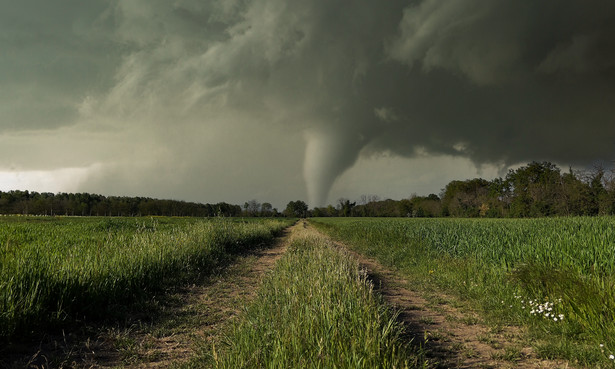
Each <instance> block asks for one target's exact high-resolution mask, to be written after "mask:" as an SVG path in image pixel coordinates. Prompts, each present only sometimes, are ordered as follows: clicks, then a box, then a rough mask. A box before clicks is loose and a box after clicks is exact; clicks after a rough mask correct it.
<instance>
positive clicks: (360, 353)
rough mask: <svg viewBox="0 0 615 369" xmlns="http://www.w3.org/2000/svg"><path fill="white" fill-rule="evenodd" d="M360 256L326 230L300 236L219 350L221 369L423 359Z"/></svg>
mask: <svg viewBox="0 0 615 369" xmlns="http://www.w3.org/2000/svg"><path fill="white" fill-rule="evenodd" d="M400 334H401V328H400V326H399V325H398V323H396V322H395V320H394V316H393V315H392V314H391V312H390V311H389V310H388V308H387V307H385V305H384V304H383V302H382V301H381V299H380V298H379V297H378V296H377V295H375V294H374V292H373V290H372V285H371V283H370V282H369V281H368V280H367V279H366V275H365V273H362V272H361V271H360V270H359V267H358V264H357V261H356V260H354V259H352V258H351V257H350V256H349V255H347V254H345V253H343V252H341V251H339V250H336V249H334V248H333V247H332V245H331V244H330V242H329V241H327V240H326V239H323V238H321V237H313V236H311V237H310V236H303V237H300V238H297V239H295V240H294V242H293V243H292V245H291V246H290V249H289V251H288V252H287V253H286V255H285V256H284V257H283V258H282V259H281V260H280V261H278V263H277V264H276V267H275V269H274V270H273V272H272V273H270V274H269V275H268V276H267V277H266V279H265V281H264V283H263V285H262V287H261V288H260V290H259V293H258V296H257V297H256V299H255V300H254V301H253V302H252V303H251V304H250V306H249V307H247V308H246V310H245V312H244V314H243V316H242V317H241V318H240V319H239V321H238V322H237V323H236V324H235V325H234V326H233V328H232V331H231V333H230V334H229V336H228V338H227V340H226V346H224V347H222V348H220V347H218V349H217V350H216V349H214V351H213V353H212V357H213V359H214V364H215V367H217V368H405V367H409V366H412V367H415V366H417V365H422V363H421V362H420V359H419V357H417V356H414V357H413V356H409V351H407V350H408V348H407V347H405V346H403V345H401V344H400V342H399V336H400Z"/></svg>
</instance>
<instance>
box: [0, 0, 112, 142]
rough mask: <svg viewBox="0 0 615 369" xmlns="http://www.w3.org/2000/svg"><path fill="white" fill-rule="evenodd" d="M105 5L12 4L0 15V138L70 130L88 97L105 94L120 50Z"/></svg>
mask: <svg viewBox="0 0 615 369" xmlns="http://www.w3.org/2000/svg"><path fill="white" fill-rule="evenodd" d="M107 6H108V3H107V2H105V1H88V2H83V1H75V0H72V1H71V0H61V1H53V2H50V1H31V0H26V1H14V2H8V3H6V4H4V5H3V6H2V11H1V12H0V86H1V87H0V88H1V89H0V117H1V118H0V133H2V132H3V131H7V130H10V131H20V130H31V129H41V128H42V129H52V128H57V127H60V126H64V125H69V124H73V123H74V121H75V119H77V117H78V104H79V103H80V100H81V99H83V98H84V97H85V95H86V94H87V93H91V92H94V91H101V90H103V89H105V88H109V87H110V85H109V81H108V77H109V75H111V74H112V73H113V70H114V68H116V67H117V63H118V62H119V51H120V49H121V48H120V47H118V46H119V45H117V44H114V43H112V42H110V40H109V39H108V37H107V34H108V32H109V30H110V29H111V26H112V25H110V24H106V19H107V18H108V17H107V16H106V13H105V12H106V8H107Z"/></svg>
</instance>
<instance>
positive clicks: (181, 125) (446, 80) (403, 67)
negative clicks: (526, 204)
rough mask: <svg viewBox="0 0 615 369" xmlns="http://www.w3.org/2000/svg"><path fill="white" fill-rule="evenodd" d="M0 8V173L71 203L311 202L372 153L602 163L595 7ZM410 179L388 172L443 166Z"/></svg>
mask: <svg viewBox="0 0 615 369" xmlns="http://www.w3.org/2000/svg"><path fill="white" fill-rule="evenodd" d="M7 8H8V9H7V11H6V12H3V13H2V14H1V15H0V31H1V32H0V34H1V35H2V36H0V49H2V50H3V52H2V54H1V55H0V83H1V84H2V89H1V90H0V112H1V115H0V134H1V135H2V136H0V141H1V142H0V144H1V146H0V151H1V152H0V169H4V170H5V171H13V172H15V171H17V172H19V171H40V170H50V171H53V170H56V171H57V170H64V169H66V168H75V170H78V171H79V173H80V175H79V177H80V178H82V179H81V180H80V182H79V184H78V185H77V186H76V187H77V188H78V189H81V190H84V191H98V192H102V193H114V194H127V195H132V194H135V195H150V196H159V197H171V198H180V199H187V200H196V201H212V202H214V201H231V202H232V201H235V202H239V201H242V200H248V199H251V198H259V199H261V200H262V201H272V202H274V203H277V204H282V203H283V202H285V201H289V200H293V199H295V198H302V197H305V196H308V198H309V203H310V205H312V206H316V205H323V204H325V203H326V202H327V201H330V199H329V198H330V191H331V188H332V186H334V185H335V183H336V181H339V180H340V179H341V178H342V177H343V175H344V173H350V172H353V171H354V172H353V173H356V172H357V171H360V170H361V166H362V165H364V168H365V169H366V170H367V168H368V166H367V165H366V164H365V161H369V160H371V159H373V158H383V157H384V158H392V159H391V160H393V161H396V160H398V158H419V159H417V160H423V161H424V160H429V158H434V160H436V158H448V159H447V160H449V161H455V160H458V159H459V158H466V159H468V160H470V161H471V162H472V163H474V164H475V166H476V167H477V168H481V167H485V166H491V167H493V168H506V167H509V166H513V165H515V164H519V163H523V162H527V161H530V160H551V161H555V162H558V163H563V164H565V165H576V166H587V165H590V164H591V163H592V162H594V161H596V160H610V159H612V158H613V154H614V151H615V37H613V36H615V5H614V4H613V3H612V2H611V1H589V2H583V3H579V2H578V1H572V0H565V1H546V0H542V1H534V2H518V1H512V0H457V1H444V0H423V1H407V0H406V1H397V0H391V1H385V2H375V1H368V0H356V1H341V0H339V1H338V0H335V1H331V0H316V1H283V0H226V1H216V0H213V1H196V0H182V1H180V0H178V1H174V2H171V1H162V0H159V1H152V0H132V1H110V2H109V1H102V0H101V1H89V2H80V1H57V2H53V4H52V3H49V2H45V1H25V2H19V3H15V4H11V5H9V6H7ZM435 162H436V161H434V163H435ZM350 168H353V170H352V171H349V169H350ZM397 168H401V167H397ZM421 168H422V169H421ZM388 170H389V171H395V168H389V169H388ZM417 170H422V171H423V172H416V173H409V172H400V173H398V174H397V176H399V177H400V178H401V177H412V176H415V177H420V176H421V175H424V174H425V172H426V171H438V170H439V169H438V168H437V167H435V168H434V167H433V166H432V167H429V165H427V166H425V165H420V166H417ZM440 170H446V169H445V168H441V169H440ZM37 173H39V172H37ZM84 173H86V174H84ZM469 175H471V174H469ZM352 177H353V178H356V176H355V174H352ZM362 178H363V179H364V180H365V181H366V183H365V188H369V190H366V191H377V189H378V187H377V186H375V185H374V183H378V182H377V179H376V178H372V179H371V181H372V183H370V179H369V177H362ZM387 178H388V180H389V181H391V182H395V180H394V177H393V178H392V177H391V175H390V174H389V175H387ZM450 179H452V178H449V180H450ZM342 187H343V186H342ZM437 190H438V189H434V191H435V192H437ZM407 191H408V194H409V193H410V192H414V190H413V189H412V188H408V189H407ZM242 196H243V198H242Z"/></svg>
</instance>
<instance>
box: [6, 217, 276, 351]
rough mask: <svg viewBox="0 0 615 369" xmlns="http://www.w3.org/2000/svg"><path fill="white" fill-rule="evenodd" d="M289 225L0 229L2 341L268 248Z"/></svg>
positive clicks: (135, 223)
mask: <svg viewBox="0 0 615 369" xmlns="http://www.w3.org/2000/svg"><path fill="white" fill-rule="evenodd" d="M286 225H288V223H285V222H283V221H263V222H250V223H242V222H233V221H230V220H190V221H181V222H178V221H173V222H167V221H165V219H164V218H163V219H159V220H155V219H139V220H135V219H134V218H125V219H104V218H103V219H100V218H99V219H96V220H92V219H87V220H86V219H75V218H73V219H72V220H59V221H28V219H24V220H22V221H14V220H9V221H4V222H2V223H0V339H7V338H10V337H11V336H14V335H16V334H20V333H23V332H26V331H28V330H29V329H31V328H33V327H41V326H46V325H49V324H52V323H57V322H59V321H63V320H65V319H66V318H75V317H79V318H83V317H96V316H101V315H103V314H105V313H106V312H107V309H108V307H109V306H110V305H114V304H125V303H127V302H131V301H135V300H136V299H138V298H139V297H142V296H146V295H148V294H150V293H151V292H153V291H157V290H160V289H162V288H164V287H166V286H168V285H170V284H173V283H179V282H182V281H185V280H187V279H188V278H195V277H198V276H199V275H202V274H207V273H209V272H210V271H211V270H212V269H213V268H215V267H216V266H218V265H220V264H221V263H222V262H224V261H225V260H227V259H228V258H229V257H230V255H231V254H233V253H236V252H238V251H240V250H241V249H243V248H246V247H251V246H254V245H258V244H262V243H265V242H269V241H270V240H271V239H272V237H273V236H274V234H275V233H276V232H278V231H280V230H281V229H282V228H283V227H285V226H286Z"/></svg>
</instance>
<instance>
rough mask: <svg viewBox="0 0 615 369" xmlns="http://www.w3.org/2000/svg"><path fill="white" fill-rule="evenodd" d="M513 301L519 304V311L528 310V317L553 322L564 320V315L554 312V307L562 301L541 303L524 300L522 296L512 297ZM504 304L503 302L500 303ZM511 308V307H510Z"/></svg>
mask: <svg viewBox="0 0 615 369" xmlns="http://www.w3.org/2000/svg"><path fill="white" fill-rule="evenodd" d="M514 297H515V299H516V300H518V301H519V302H520V303H521V309H523V310H526V307H527V310H529V312H530V315H533V316H537V317H542V318H545V319H549V320H553V321H554V322H558V321H562V320H564V314H561V313H557V312H556V308H555V307H556V305H561V303H562V299H561V298H560V299H557V300H555V302H551V301H549V300H548V299H545V300H546V301H544V302H541V301H539V300H525V299H523V297H522V296H517V295H514ZM502 303H504V301H502ZM511 307H512V305H511Z"/></svg>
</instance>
